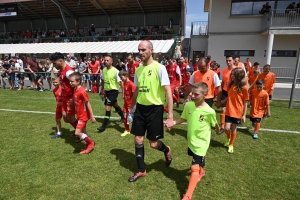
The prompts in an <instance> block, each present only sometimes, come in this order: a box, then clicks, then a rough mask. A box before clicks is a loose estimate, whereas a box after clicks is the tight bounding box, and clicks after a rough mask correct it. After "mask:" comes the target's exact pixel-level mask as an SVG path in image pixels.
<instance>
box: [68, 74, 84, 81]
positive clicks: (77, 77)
mask: <svg viewBox="0 0 300 200" xmlns="http://www.w3.org/2000/svg"><path fill="white" fill-rule="evenodd" d="M73 77H74V78H75V81H79V82H80V83H81V74H80V73H79V72H73V73H72V74H70V76H69V79H70V78H73Z"/></svg>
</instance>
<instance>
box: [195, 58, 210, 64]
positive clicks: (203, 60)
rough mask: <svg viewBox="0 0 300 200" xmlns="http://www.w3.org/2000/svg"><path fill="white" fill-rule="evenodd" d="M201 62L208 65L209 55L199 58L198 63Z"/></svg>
mask: <svg viewBox="0 0 300 200" xmlns="http://www.w3.org/2000/svg"><path fill="white" fill-rule="evenodd" d="M200 62H205V64H206V65H207V64H208V62H209V59H208V58H207V57H203V58H200V59H199V61H198V63H200Z"/></svg>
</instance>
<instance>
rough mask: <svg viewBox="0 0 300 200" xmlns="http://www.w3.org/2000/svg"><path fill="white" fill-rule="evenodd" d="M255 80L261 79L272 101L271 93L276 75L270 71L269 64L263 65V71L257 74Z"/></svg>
mask: <svg viewBox="0 0 300 200" xmlns="http://www.w3.org/2000/svg"><path fill="white" fill-rule="evenodd" d="M257 80H263V82H264V88H263V89H264V90H265V91H266V92H267V93H268V94H269V100H270V101H272V94H273V90H274V86H275V82H276V77H275V74H274V73H273V72H271V66H270V65H268V64H267V65H265V66H264V67H263V73H261V74H259V76H258V78H257Z"/></svg>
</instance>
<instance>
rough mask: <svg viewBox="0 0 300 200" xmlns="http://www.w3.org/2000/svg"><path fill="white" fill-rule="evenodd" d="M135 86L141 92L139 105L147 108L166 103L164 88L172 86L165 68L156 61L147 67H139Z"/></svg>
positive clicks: (138, 97) (138, 100)
mask: <svg viewBox="0 0 300 200" xmlns="http://www.w3.org/2000/svg"><path fill="white" fill-rule="evenodd" d="M134 84H135V86H137V87H138V90H139V93H138V96H137V103H139V104H141V105H145V106H148V105H163V104H164V103H165V98H166V94H165V88H164V87H163V86H165V85H170V81H169V77H168V73H167V70H166V68H165V66H163V65H161V64H159V63H158V62H156V61H154V62H153V63H151V64H150V65H147V66H143V65H141V66H139V67H138V68H136V71H135V79H134Z"/></svg>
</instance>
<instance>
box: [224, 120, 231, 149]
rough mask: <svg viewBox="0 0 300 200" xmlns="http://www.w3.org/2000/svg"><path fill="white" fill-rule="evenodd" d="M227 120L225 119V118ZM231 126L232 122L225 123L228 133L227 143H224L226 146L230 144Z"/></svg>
mask: <svg viewBox="0 0 300 200" xmlns="http://www.w3.org/2000/svg"><path fill="white" fill-rule="evenodd" d="M224 120H225V119H224ZM230 126H231V123H230V122H226V123H225V133H226V136H227V138H226V140H225V143H224V146H226V147H227V146H229V143H230V135H231V134H230Z"/></svg>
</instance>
